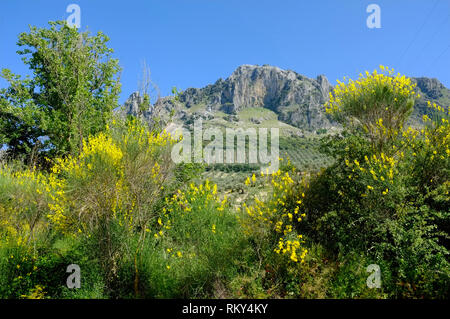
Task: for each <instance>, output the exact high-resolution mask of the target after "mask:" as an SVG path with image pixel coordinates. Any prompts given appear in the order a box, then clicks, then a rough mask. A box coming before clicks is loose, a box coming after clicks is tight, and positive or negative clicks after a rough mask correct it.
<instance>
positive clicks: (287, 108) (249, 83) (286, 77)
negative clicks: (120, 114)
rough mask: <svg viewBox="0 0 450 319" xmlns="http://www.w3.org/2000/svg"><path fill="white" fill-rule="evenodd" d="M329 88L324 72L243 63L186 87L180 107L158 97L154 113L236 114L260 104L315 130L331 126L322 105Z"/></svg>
mask: <svg viewBox="0 0 450 319" xmlns="http://www.w3.org/2000/svg"><path fill="white" fill-rule="evenodd" d="M331 90H332V86H331V85H330V83H329V82H328V80H327V78H326V77H325V76H323V75H320V76H318V77H317V78H316V79H310V78H308V77H305V76H303V75H300V74H298V73H296V72H294V71H289V70H282V69H280V68H278V67H273V66H267V65H264V66H255V65H242V66H240V67H238V68H237V69H236V70H235V71H234V72H233V73H232V74H231V76H230V77H228V78H227V79H226V80H223V79H219V80H218V81H216V83H214V84H211V85H208V86H206V87H204V88H202V89H195V88H189V89H187V90H185V91H184V92H183V93H182V94H181V95H180V97H179V102H180V103H178V104H181V107H180V105H178V106H175V103H173V101H171V100H170V99H169V98H162V99H160V100H158V101H157V103H156V104H155V106H154V109H155V110H154V113H155V114H156V113H157V114H166V113H168V112H169V111H170V110H172V109H174V110H175V113H176V114H177V115H178V117H181V118H182V117H183V114H184V113H185V112H184V111H186V110H187V109H190V108H193V107H197V108H198V107H199V106H201V108H202V109H204V111H205V112H212V113H214V112H215V111H221V112H224V113H227V114H236V113H237V112H239V111H241V110H242V109H244V108H247V107H262V108H267V109H270V110H272V111H274V112H275V113H276V114H277V115H278V118H279V120H280V121H283V122H286V123H288V124H291V125H293V126H296V127H299V128H303V129H307V130H314V129H317V128H322V127H328V126H330V125H331V124H330V121H329V120H328V119H327V117H326V116H325V112H324V107H323V104H324V103H325V102H326V100H327V98H328V94H329V92H330V91H331ZM183 108H185V109H186V110H183Z"/></svg>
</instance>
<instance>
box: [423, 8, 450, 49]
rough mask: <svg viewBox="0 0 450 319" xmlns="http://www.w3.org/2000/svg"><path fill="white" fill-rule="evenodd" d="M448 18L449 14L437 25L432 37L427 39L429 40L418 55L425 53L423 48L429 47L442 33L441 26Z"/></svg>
mask: <svg viewBox="0 0 450 319" xmlns="http://www.w3.org/2000/svg"><path fill="white" fill-rule="evenodd" d="M448 18H450V13H449V14H447V16H446V17H445V19H444V20H443V21H442V22H441V23H440V24H439V25H438V27H437V29H436V31H435V32H434V33H433V35H432V36H431V37H430V38H429V40H428V41H427V43H425V45H424V46H423V48H422V50H420V53H422V52H424V51H425V48H427V47H429V45H430V43H431V42H432V41H433V39H434V37H435V36H436V35H437V34H438V33H439V32H440V31H442V29H441V26H442V25H444V24H445V23H446V22H447V20H448Z"/></svg>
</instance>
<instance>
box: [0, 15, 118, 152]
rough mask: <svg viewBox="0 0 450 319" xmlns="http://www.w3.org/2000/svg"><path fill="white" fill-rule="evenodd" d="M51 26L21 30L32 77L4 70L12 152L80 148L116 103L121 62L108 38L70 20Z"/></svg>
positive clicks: (3, 140) (1, 122) (0, 111)
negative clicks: (81, 30)
mask: <svg viewBox="0 0 450 319" xmlns="http://www.w3.org/2000/svg"><path fill="white" fill-rule="evenodd" d="M49 25H50V27H49V28H36V27H30V31H29V32H28V33H21V34H20V35H19V41H18V43H17V44H18V46H19V47H21V48H22V50H19V51H17V53H18V54H19V55H21V56H22V60H23V62H24V63H25V64H26V65H27V66H28V67H29V69H30V70H31V71H32V74H33V75H32V77H27V78H26V79H22V78H21V77H20V76H17V75H14V74H13V73H12V72H11V71H9V70H7V69H3V70H2V72H1V76H2V77H3V78H4V79H6V80H7V81H8V82H9V87H8V88H6V89H2V90H0V144H6V145H7V146H8V153H9V155H10V156H12V157H20V156H22V157H25V158H26V159H27V160H30V159H33V157H34V155H35V154H38V153H42V152H45V153H46V154H47V156H49V157H53V156H63V155H66V154H69V153H77V152H78V151H80V149H81V148H82V145H83V142H82V141H83V139H84V138H87V137H88V136H89V135H93V134H95V133H97V132H99V131H101V130H103V129H104V128H105V126H106V124H107V121H108V119H109V117H110V115H111V114H112V110H113V109H114V108H115V107H116V106H117V99H118V94H119V92H120V83H119V77H118V73H119V71H120V67H119V63H118V60H117V59H113V58H111V54H112V52H113V50H112V49H110V48H108V47H107V46H106V43H107V42H108V41H109V38H108V37H107V36H106V35H105V34H103V33H102V32H98V33H97V35H95V36H90V34H89V32H88V31H85V32H78V31H77V29H76V28H71V27H69V26H68V25H67V24H66V22H65V21H57V22H49Z"/></svg>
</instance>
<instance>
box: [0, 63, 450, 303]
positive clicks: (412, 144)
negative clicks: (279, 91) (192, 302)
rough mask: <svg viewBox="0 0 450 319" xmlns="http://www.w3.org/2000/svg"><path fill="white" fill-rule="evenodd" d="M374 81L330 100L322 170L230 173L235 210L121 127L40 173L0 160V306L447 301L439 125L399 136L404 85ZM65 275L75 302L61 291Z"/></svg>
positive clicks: (388, 78) (445, 140) (157, 145)
mask: <svg viewBox="0 0 450 319" xmlns="http://www.w3.org/2000/svg"><path fill="white" fill-rule="evenodd" d="M381 71H382V72H381V73H376V72H374V73H373V74H369V73H367V74H366V75H365V76H363V75H361V77H360V79H358V81H350V82H349V83H347V84H345V83H341V84H339V86H338V88H337V89H336V90H335V91H334V94H332V96H331V98H330V102H329V104H327V109H328V111H329V112H330V113H331V115H332V116H334V117H335V119H337V120H338V121H341V123H342V124H343V126H344V130H343V131H342V132H341V133H340V134H338V135H334V136H326V137H324V138H323V139H322V142H321V144H322V145H321V149H322V151H323V152H324V153H325V154H326V156H327V157H329V158H330V159H332V161H330V165H329V166H328V167H327V168H325V169H323V170H321V171H320V172H318V173H313V172H300V171H299V170H298V169H297V168H295V167H294V166H293V165H292V164H291V162H290V161H289V160H282V161H281V167H280V170H278V171H277V172H274V173H272V174H268V173H267V172H259V173H256V172H254V171H252V170H253V169H254V167H250V168H249V167H247V168H245V167H243V166H235V167H232V170H237V171H239V172H241V171H247V172H248V173H249V175H248V177H247V178H246V179H245V182H243V183H242V185H240V186H239V188H242V189H241V191H242V193H244V194H245V195H246V196H245V197H241V198H239V197H238V198H236V201H235V202H233V203H229V200H228V199H227V197H226V196H225V194H223V193H220V190H218V189H217V185H215V184H213V183H211V182H209V181H208V180H201V181H200V182H193V177H196V179H197V180H198V179H201V177H200V175H199V172H200V171H199V170H200V169H201V168H199V166H195V165H192V164H178V165H176V164H174V162H173V161H172V160H171V158H170V154H171V148H172V145H173V144H174V143H175V142H176V141H174V140H173V139H172V137H171V136H170V134H167V133H166V132H165V131H157V130H156V129H155V130H150V129H149V128H148V126H147V125H146V124H145V123H142V122H140V120H138V119H134V118H128V119H121V118H116V119H114V120H112V121H109V122H108V125H105V128H104V129H103V130H101V131H99V132H96V134H94V135H91V136H89V137H84V138H83V139H82V142H81V143H80V149H79V151H76V152H71V153H70V154H67V155H66V156H64V157H56V158H54V157H52V158H46V159H45V161H46V164H45V165H43V166H42V167H47V168H48V170H44V169H40V168H36V167H33V166H30V165H28V166H24V164H23V163H21V162H19V161H10V162H8V163H7V164H6V163H3V164H2V166H1V167H0V297H2V298H46V297H47V298H204V297H239V298H241V297H242V298H249V297H250V298H280V297H281V298H445V297H447V298H448V296H449V295H448V293H449V292H448V287H449V286H450V279H449V278H450V264H449V256H448V255H449V235H448V233H449V227H450V217H449V212H450V203H449V199H450V197H449V196H448V192H449V187H450V183H449V173H450V165H449V159H450V153H449V146H450V145H449V144H450V125H449V112H448V110H447V109H443V108H442V107H441V106H437V105H431V104H430V105H429V106H430V110H431V111H432V112H431V114H433V117H432V119H430V118H429V117H428V116H424V118H423V120H424V123H423V126H421V127H418V128H412V127H408V128H405V127H403V125H404V122H405V120H406V119H407V116H408V114H409V112H410V108H411V106H412V102H413V100H414V97H415V96H416V95H415V93H414V86H413V85H412V84H411V83H410V81H409V80H408V79H407V78H404V77H402V76H400V75H397V76H394V75H393V72H392V70H389V69H386V68H384V67H382V69H381ZM285 143H287V142H286V141H285ZM282 146H283V145H282ZM284 146H286V144H285V145H284ZM41 155H42V154H41ZM43 160H44V159H43ZM216 168H219V169H222V170H226V169H227V168H226V167H225V166H218V167H216ZM249 190H250V191H249ZM249 194H251V196H250V195H249ZM253 195H254V196H253ZM70 264H77V265H79V266H80V269H81V278H82V284H81V288H80V289H74V290H71V289H69V288H67V287H66V285H65V284H66V279H67V276H68V274H67V273H66V267H67V266H68V265H70ZM370 264H377V265H378V266H379V267H380V269H381V287H380V288H378V289H371V288H369V287H368V285H367V282H366V280H367V278H368V275H369V274H368V273H367V270H366V269H367V266H368V265H370Z"/></svg>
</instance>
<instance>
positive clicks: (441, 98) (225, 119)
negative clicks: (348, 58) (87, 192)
mask: <svg viewBox="0 0 450 319" xmlns="http://www.w3.org/2000/svg"><path fill="white" fill-rule="evenodd" d="M411 79H412V80H413V81H414V82H416V83H417V88H418V91H419V93H421V98H420V99H419V100H418V101H417V102H416V104H415V106H414V111H413V116H412V118H411V119H412V120H411V121H412V122H417V121H420V118H421V116H422V115H423V114H427V113H429V110H428V108H427V107H426V101H427V100H430V101H432V102H436V103H438V104H441V105H447V104H450V90H449V89H448V88H446V87H445V86H444V85H443V84H442V83H441V82H440V81H439V80H438V79H435V78H427V77H417V78H411ZM332 90H333V86H332V85H331V84H330V82H329V81H328V79H327V77H326V76H325V75H318V76H317V77H316V78H315V79H313V78H309V77H306V76H304V75H301V74H299V73H297V72H295V71H292V70H283V69H281V68H279V67H276V66H269V65H263V66H258V65H249V64H244V65H241V66H239V67H238V68H237V69H236V70H235V71H233V73H232V74H231V75H230V76H229V77H228V78H226V79H225V80H224V79H222V78H219V79H218V80H217V81H216V82H215V83H213V84H209V85H207V86H205V87H203V88H188V89H186V90H185V91H183V92H182V93H180V94H179V95H178V98H177V99H174V98H173V97H162V98H159V99H158V100H157V101H156V102H155V103H154V105H152V106H151V108H150V109H149V110H148V111H144V112H143V113H139V104H140V103H142V98H141V97H140V96H139V93H138V92H134V93H133V94H131V95H130V98H129V99H128V100H127V101H126V102H125V104H124V105H123V109H122V112H124V113H125V114H131V115H138V114H141V115H142V116H143V117H144V118H145V119H147V120H148V121H152V120H153V121H155V120H158V121H162V122H164V121H165V122H168V121H172V122H175V123H177V124H178V125H182V126H189V125H191V124H192V122H193V121H194V120H195V119H198V118H201V119H203V120H205V121H207V122H210V123H211V124H215V125H221V126H225V127H226V126H239V125H240V124H241V125H242V124H244V123H246V122H247V124H248V123H250V124H254V125H256V126H258V125H263V124H264V123H265V124H268V123H272V124H273V125H276V126H280V127H284V128H285V129H287V130H288V131H290V133H289V134H295V135H299V134H301V133H300V132H303V131H307V132H314V131H317V130H319V129H321V130H323V129H331V130H333V129H336V128H338V125H337V124H336V123H334V122H333V121H332V120H331V119H330V118H329V117H328V116H327V115H326V113H325V108H324V103H325V102H326V101H327V100H328V96H329V93H330V92H331V91H332ZM251 111H254V112H253V113H255V114H252V112H251ZM244 115H245V116H244ZM253 115H254V116H253ZM240 122H242V123H240ZM239 123H240V124H239Z"/></svg>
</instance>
